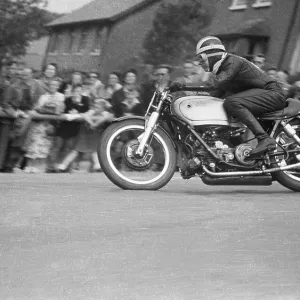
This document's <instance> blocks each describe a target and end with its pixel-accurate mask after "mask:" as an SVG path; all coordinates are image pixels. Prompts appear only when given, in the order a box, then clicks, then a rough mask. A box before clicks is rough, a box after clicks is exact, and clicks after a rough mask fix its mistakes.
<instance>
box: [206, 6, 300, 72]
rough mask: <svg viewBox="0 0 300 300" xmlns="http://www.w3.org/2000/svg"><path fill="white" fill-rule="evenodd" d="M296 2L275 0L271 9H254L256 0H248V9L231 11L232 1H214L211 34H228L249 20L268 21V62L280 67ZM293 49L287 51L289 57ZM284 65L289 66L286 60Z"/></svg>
mask: <svg viewBox="0 0 300 300" xmlns="http://www.w3.org/2000/svg"><path fill="white" fill-rule="evenodd" d="M295 1H298V0H273V4H272V6H270V7H264V8H253V7H252V4H253V3H254V2H255V0H248V7H247V9H245V10H230V9H229V7H230V6H231V4H232V0H225V1H222V0H212V1H211V2H210V5H211V6H212V8H213V7H214V19H213V21H212V24H211V26H210V29H209V33H210V34H212V35H213V34H216V35H217V34H226V33H228V32H230V31H231V30H232V28H235V27H236V28H237V27H239V26H240V25H241V24H243V23H245V22H246V21H248V20H255V19H266V20H267V22H268V24H269V27H270V39H269V42H268V48H267V52H266V57H267V61H268V63H269V64H270V65H275V66H278V65H279V61H280V57H281V55H282V51H284V50H286V49H287V45H285V37H286V36H287V34H288V30H289V24H290V19H291V16H292V12H293V10H294V5H295ZM298 28H299V27H298ZM295 32H296V31H295ZM298 32H299V29H298ZM294 35H295V33H294ZM292 49H293V46H291V47H290V48H289V51H286V55H287V56H290V55H292V52H293V50H292ZM284 65H285V66H287V65H288V63H287V60H286V59H285V61H284Z"/></svg>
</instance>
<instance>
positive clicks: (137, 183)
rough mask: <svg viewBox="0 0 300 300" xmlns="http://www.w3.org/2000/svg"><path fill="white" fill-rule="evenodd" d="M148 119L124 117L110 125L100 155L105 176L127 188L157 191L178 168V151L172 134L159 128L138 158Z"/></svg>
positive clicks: (101, 144) (103, 136)
mask: <svg viewBox="0 0 300 300" xmlns="http://www.w3.org/2000/svg"><path fill="white" fill-rule="evenodd" d="M144 127H145V121H143V120H138V119H131V120H124V121H120V122H116V123H113V124H112V125H110V126H109V127H108V128H107V129H106V130H105V132H104V133H103V135H102V138H101V142H100V144H99V147H98V158H99V161H100V164H101V168H102V170H103V172H104V173H105V175H106V176H107V177H108V178H109V179H110V180H111V181H112V182H113V183H114V184H116V185H117V186H119V187H120V188H122V189H124V190H157V189H160V188H162V187H163V186H165V185H166V184H167V183H168V182H169V181H170V180H171V178H172V177H173V175H174V172H175V170H176V164H177V154H176V151H175V149H174V146H173V143H172V141H171V139H170V137H169V136H168V135H167V134H166V133H165V132H164V131H163V130H162V129H161V128H159V127H158V128H157V129H156V130H155V132H154V133H153V135H152V137H151V140H150V141H149V143H148V145H147V146H146V151H145V153H144V155H143V157H137V156H136V155H135V151H136V150H137V148H138V145H139V142H138V139H137V138H138V136H140V135H141V134H143V133H144Z"/></svg>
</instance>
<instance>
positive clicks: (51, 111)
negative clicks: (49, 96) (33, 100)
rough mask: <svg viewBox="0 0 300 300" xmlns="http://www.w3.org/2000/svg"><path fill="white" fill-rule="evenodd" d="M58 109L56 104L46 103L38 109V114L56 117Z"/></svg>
mask: <svg viewBox="0 0 300 300" xmlns="http://www.w3.org/2000/svg"><path fill="white" fill-rule="evenodd" d="M56 107H57V105H56V104H55V103H45V104H44V105H43V106H42V107H40V108H39V109H37V112H38V113H39V114H42V115H56Z"/></svg>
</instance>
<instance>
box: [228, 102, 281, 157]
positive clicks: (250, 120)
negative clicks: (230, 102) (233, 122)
mask: <svg viewBox="0 0 300 300" xmlns="http://www.w3.org/2000/svg"><path fill="white" fill-rule="evenodd" d="M232 111H233V112H234V116H236V117H238V118H239V119H240V120H241V121H242V122H243V123H244V124H245V125H246V126H247V127H248V129H250V130H251V131H252V133H253V134H254V135H255V136H256V138H257V140H258V144H257V146H256V147H255V148H254V149H253V150H252V151H251V153H250V157H253V156H257V155H259V154H262V153H264V152H267V151H271V150H275V149H276V142H275V141H274V140H273V139H272V138H270V137H269V136H268V135H267V134H266V132H265V131H264V129H263V128H262V126H261V125H260V123H259V122H258V121H257V119H256V118H255V117H254V116H253V114H252V113H251V112H250V111H249V110H248V109H247V108H245V107H241V106H237V107H234V108H233V109H232Z"/></svg>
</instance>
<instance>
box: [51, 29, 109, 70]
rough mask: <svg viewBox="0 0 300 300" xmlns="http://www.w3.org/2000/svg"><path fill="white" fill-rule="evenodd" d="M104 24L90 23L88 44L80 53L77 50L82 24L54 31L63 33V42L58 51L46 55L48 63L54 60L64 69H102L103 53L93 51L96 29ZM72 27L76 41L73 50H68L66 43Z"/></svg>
mask: <svg viewBox="0 0 300 300" xmlns="http://www.w3.org/2000/svg"><path fill="white" fill-rule="evenodd" d="M102 27H103V25H101V24H99V25H89V27H88V37H87V45H86V48H85V49H84V50H82V51H81V52H80V53H79V52H78V51H77V48H78V44H79V41H80V35H81V30H82V26H80V27H79V26H70V27H65V28H63V29H61V30H60V31H59V32H58V31H57V30H55V31H54V33H55V34H57V33H59V34H61V35H62V40H63V43H62V45H61V47H60V49H59V50H58V51H55V52H54V53H51V52H48V53H47V57H46V63H49V62H54V63H57V64H58V66H59V68H62V69H76V70H81V71H84V72H88V71H90V70H100V69H101V53H92V51H93V45H94V40H95V37H96V30H99V28H102ZM70 29H73V30H74V36H75V39H74V43H73V47H72V51H71V52H66V51H65V50H64V49H66V48H65V47H66V45H67V43H68V42H69V32H70Z"/></svg>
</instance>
